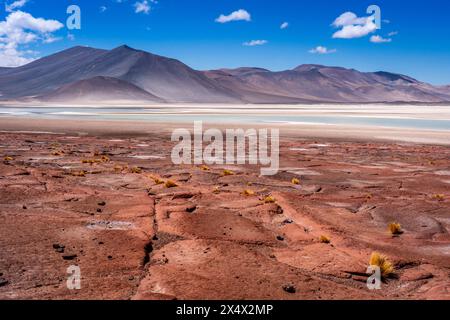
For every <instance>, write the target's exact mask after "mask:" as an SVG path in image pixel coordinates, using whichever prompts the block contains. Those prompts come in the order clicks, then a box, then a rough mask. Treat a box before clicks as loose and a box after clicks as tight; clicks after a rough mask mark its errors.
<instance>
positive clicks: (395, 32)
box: [388, 31, 398, 37]
mask: <svg viewBox="0 0 450 320" xmlns="http://www.w3.org/2000/svg"><path fill="white" fill-rule="evenodd" d="M396 35H398V31H392V32H389V33H388V36H389V37H393V36H396Z"/></svg>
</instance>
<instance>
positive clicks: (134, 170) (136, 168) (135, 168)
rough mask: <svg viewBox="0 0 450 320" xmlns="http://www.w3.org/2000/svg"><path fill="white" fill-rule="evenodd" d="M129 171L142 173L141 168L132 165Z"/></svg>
mask: <svg viewBox="0 0 450 320" xmlns="http://www.w3.org/2000/svg"><path fill="white" fill-rule="evenodd" d="M130 171H131V173H136V174H141V173H142V169H141V168H139V167H133V168H131V169H130Z"/></svg>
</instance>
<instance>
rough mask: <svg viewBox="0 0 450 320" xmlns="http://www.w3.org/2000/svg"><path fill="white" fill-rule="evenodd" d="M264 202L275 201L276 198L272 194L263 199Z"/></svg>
mask: <svg viewBox="0 0 450 320" xmlns="http://www.w3.org/2000/svg"><path fill="white" fill-rule="evenodd" d="M263 201H264V202H265V203H275V202H276V201H277V200H276V199H275V198H274V197H273V196H267V197H265V198H264V199H263Z"/></svg>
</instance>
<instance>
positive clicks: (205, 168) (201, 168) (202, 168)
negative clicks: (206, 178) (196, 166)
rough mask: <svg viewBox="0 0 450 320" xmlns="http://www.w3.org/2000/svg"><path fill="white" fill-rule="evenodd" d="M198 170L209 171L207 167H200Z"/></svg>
mask: <svg viewBox="0 0 450 320" xmlns="http://www.w3.org/2000/svg"><path fill="white" fill-rule="evenodd" d="M200 170H202V171H209V170H211V169H210V168H209V167H208V166H206V165H203V166H201V167H200Z"/></svg>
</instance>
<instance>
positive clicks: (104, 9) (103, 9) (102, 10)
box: [99, 6, 108, 13]
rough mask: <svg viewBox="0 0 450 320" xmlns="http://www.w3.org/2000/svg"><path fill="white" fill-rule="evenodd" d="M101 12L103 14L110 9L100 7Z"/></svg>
mask: <svg viewBox="0 0 450 320" xmlns="http://www.w3.org/2000/svg"><path fill="white" fill-rule="evenodd" d="M99 10H100V12H101V13H103V12H105V11H106V10H108V8H107V7H106V6H100V8H99Z"/></svg>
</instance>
